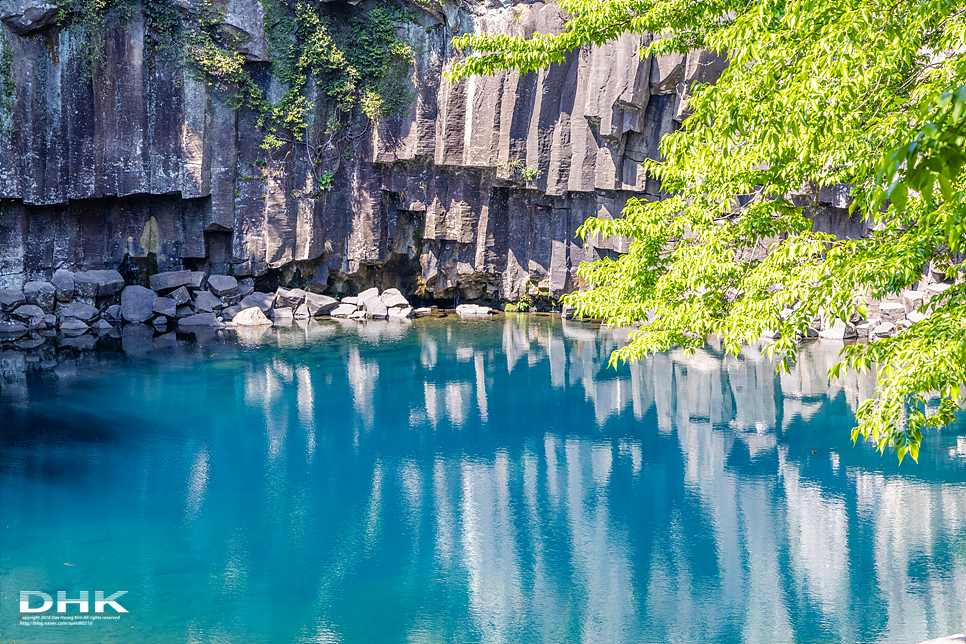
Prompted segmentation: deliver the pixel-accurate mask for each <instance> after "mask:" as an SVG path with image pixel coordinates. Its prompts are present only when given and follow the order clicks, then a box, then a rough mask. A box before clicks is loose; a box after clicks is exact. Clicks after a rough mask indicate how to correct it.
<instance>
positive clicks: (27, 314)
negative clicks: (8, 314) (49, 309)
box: [12, 304, 44, 320]
mask: <svg viewBox="0 0 966 644" xmlns="http://www.w3.org/2000/svg"><path fill="white" fill-rule="evenodd" d="M12 315H13V317H15V318H17V319H18V320H29V319H31V318H43V317H44V310H43V309H42V308H40V307H39V306H37V305H36V304H24V305H23V306H18V307H17V310H16V311H14V312H13V313H12Z"/></svg>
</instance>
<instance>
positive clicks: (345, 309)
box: [329, 304, 359, 318]
mask: <svg viewBox="0 0 966 644" xmlns="http://www.w3.org/2000/svg"><path fill="white" fill-rule="evenodd" d="M358 309H359V307H357V306H356V305H355V304H340V305H339V306H337V307H335V308H334V309H332V310H331V311H329V315H330V316H331V317H334V318H347V317H349V316H350V315H352V314H353V313H355V312H356V311H357V310H358Z"/></svg>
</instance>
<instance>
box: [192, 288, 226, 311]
mask: <svg viewBox="0 0 966 644" xmlns="http://www.w3.org/2000/svg"><path fill="white" fill-rule="evenodd" d="M224 307H225V305H224V303H222V301H221V300H220V299H218V298H217V297H215V296H214V295H213V294H211V293H209V292H208V291H198V294H197V295H195V310H196V311H198V312H199V313H213V312H215V311H218V310H220V309H223V308H224Z"/></svg>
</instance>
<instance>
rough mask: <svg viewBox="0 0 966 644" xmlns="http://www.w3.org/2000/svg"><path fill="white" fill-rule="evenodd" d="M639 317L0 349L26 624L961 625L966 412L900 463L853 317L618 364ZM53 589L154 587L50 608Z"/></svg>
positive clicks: (53, 629)
mask: <svg viewBox="0 0 966 644" xmlns="http://www.w3.org/2000/svg"><path fill="white" fill-rule="evenodd" d="M622 338H623V333H622V332H621V331H615V330H608V329H599V328H598V327H596V326H593V325H589V324H580V323H575V322H567V321H561V320H560V319H559V318H557V317H549V316H536V315H533V316H531V315H524V314H514V315H507V316H499V317H497V318H495V319H491V320H479V321H461V320H459V319H456V318H454V317H449V318H446V319H419V320H416V321H414V322H411V323H409V322H401V323H396V322H393V323H389V322H378V323H377V322H369V323H364V322H355V321H344V322H341V323H340V322H335V321H332V322H322V323H316V322H310V323H307V324H306V323H302V324H300V325H295V326H293V327H291V328H290V329H278V330H276V329H262V330H255V331H248V332H244V333H240V334H239V335H237V337H236V334H234V333H233V332H225V333H223V334H220V335H214V334H209V335H207V336H204V337H200V338H192V337H189V336H175V335H172V336H167V337H166V338H164V339H162V340H159V341H155V340H153V339H151V338H146V339H145V338H125V342H124V343H122V344H121V350H119V351H97V350H91V351H77V352H62V353H61V355H60V356H59V357H58V358H57V360H58V361H59V363H58V364H57V366H56V367H55V368H54V367H53V366H52V363H50V361H49V360H48V364H47V365H46V366H47V367H48V368H47V369H40V368H35V367H36V366H37V365H36V362H30V361H28V360H26V359H25V357H24V356H23V355H21V354H18V353H17V352H14V351H7V352H4V353H0V367H2V368H0V376H2V378H0V642H3V643H6V642H32V643H45V644H46V643H53V642H57V643H67V644H71V643H75V642H77V643H81V642H83V643H88V642H102V643H113V642H118V643H126V642H151V643H155V642H157V643H167V642H191V643H208V642H211V643H216V642H217V643H228V642H231V643H245V644H248V643H252V644H254V643H263V642H264V643H272V644H277V643H288V642H299V643H302V642H305V643H308V642H344V643H346V644H354V643H373V644H383V643H385V644H391V643H396V642H399V643H402V642H406V643H413V644H417V643H431V642H433V643H435V642H447V643H450V642H452V643H473V642H486V643H503V642H506V643H511V644H530V643H536V642H547V643H551V642H553V643H569V642H574V643H576V642H583V643H588V644H590V643H605V642H607V643H635V644H636V643H649V642H654V643H660V642H674V643H678V642H680V643H685V642H716V643H720V644H725V643H730V642H745V643H748V644H769V643H776V644H777V643H791V642H800V643H805V642H816V643H817V642H822V643H828V642H843V643H849V644H852V643H873V642H875V643H895V644H900V643H901V644H913V643H914V642H918V641H920V640H923V639H926V638H928V637H937V636H941V635H947V634H950V633H956V632H962V630H963V626H964V621H966V426H964V424H963V423H960V424H958V425H956V426H954V427H951V428H947V429H946V430H944V431H943V432H942V433H933V434H930V435H929V436H928V437H927V439H926V442H925V444H924V445H923V448H922V452H921V455H920V459H919V463H918V464H917V463H914V462H912V461H911V460H907V461H906V462H904V463H903V464H902V465H901V466H900V465H898V464H897V462H896V459H895V457H894V455H891V454H886V455H884V456H883V455H880V454H878V453H877V452H875V450H874V449H873V448H872V447H871V446H869V445H868V444H864V443H863V444H859V445H857V446H853V445H852V443H851V440H850V437H849V432H850V429H851V428H852V426H853V424H854V410H855V409H856V407H857V405H858V403H859V402H861V400H863V399H864V397H865V396H867V395H868V393H869V392H870V391H871V388H872V384H873V381H872V380H871V378H872V376H867V377H863V378H857V377H852V378H850V379H847V380H845V381H844V382H837V383H833V384H832V385H829V383H828V381H827V379H826V377H825V371H826V369H827V367H828V365H829V364H830V363H831V361H832V360H833V359H834V358H835V355H836V354H837V351H838V348H839V347H838V346H836V345H835V344H834V343H824V342H822V343H815V344H812V345H809V346H807V347H805V348H804V349H803V353H802V358H801V360H800V362H799V364H798V366H797V367H796V368H795V370H794V371H793V373H792V374H791V375H788V374H782V375H776V373H775V370H774V367H773V365H772V364H770V363H768V362H766V361H764V360H763V359H762V358H761V357H760V356H759V354H758V352H757V351H756V350H753V349H749V350H748V351H747V353H746V354H745V355H744V356H742V357H741V358H738V359H735V358H728V359H723V358H722V357H721V355H720V353H719V352H717V351H716V350H715V348H714V347H710V346H709V347H708V349H707V351H704V352H699V353H698V354H697V355H694V356H687V355H684V354H683V353H681V352H671V353H669V354H663V355H658V356H653V357H651V358H648V359H646V360H644V361H642V362H640V363H637V364H634V365H630V366H626V365H625V366H622V367H620V368H618V369H613V368H609V367H608V366H607V360H608V356H609V353H610V351H611V350H613V349H614V348H615V347H617V346H618V344H619V343H620V342H621V341H622ZM155 342H156V345H155ZM155 346H157V350H148V349H154V348H155ZM25 590H32V591H40V592H45V593H48V594H50V595H52V596H53V597H54V599H56V593H57V591H58V590H64V591H66V592H67V597H68V598H76V597H77V596H78V593H79V592H80V591H84V590H86V591H88V592H89V593H90V599H91V603H92V604H93V599H94V592H95V591H98V590H100V591H104V592H105V593H106V594H110V593H113V592H115V591H119V590H126V591H127V594H126V595H124V596H123V597H121V598H120V599H119V600H118V601H119V602H120V603H121V604H122V605H123V606H124V607H125V608H126V609H127V610H129V611H130V613H129V614H126V615H123V616H122V618H121V619H119V620H117V621H95V622H93V623H92V624H90V625H83V624H78V625H74V626H69V625H56V624H55V625H48V626H37V625H34V626H23V625H22V624H23V622H24V620H23V619H21V618H20V617H21V616H20V604H19V599H20V592H21V591H25ZM36 603H39V600H37V602H35V604H34V605H36ZM76 609H77V606H76V605H75V606H70V605H68V610H69V611H73V612H75V613H76ZM91 610H93V605H92V606H91ZM108 612H110V609H108ZM47 614H53V611H50V612H49V613H47Z"/></svg>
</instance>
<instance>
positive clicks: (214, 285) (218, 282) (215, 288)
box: [208, 275, 238, 297]
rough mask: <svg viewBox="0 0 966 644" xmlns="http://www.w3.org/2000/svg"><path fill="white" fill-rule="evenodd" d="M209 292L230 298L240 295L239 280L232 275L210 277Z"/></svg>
mask: <svg viewBox="0 0 966 644" xmlns="http://www.w3.org/2000/svg"><path fill="white" fill-rule="evenodd" d="M208 290H209V291H211V292H212V293H214V294H215V295H217V296H218V297H230V296H232V295H235V294H236V293H238V280H236V279H235V278H234V277H232V276H231V275H209V276H208Z"/></svg>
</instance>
